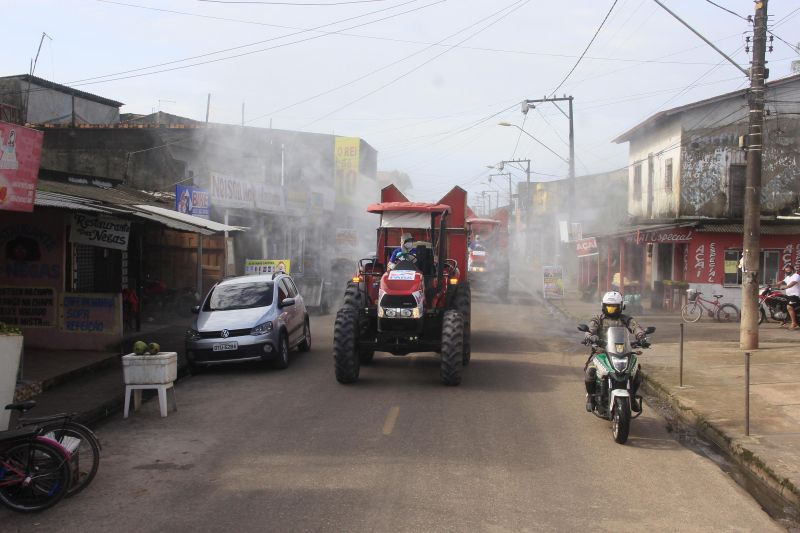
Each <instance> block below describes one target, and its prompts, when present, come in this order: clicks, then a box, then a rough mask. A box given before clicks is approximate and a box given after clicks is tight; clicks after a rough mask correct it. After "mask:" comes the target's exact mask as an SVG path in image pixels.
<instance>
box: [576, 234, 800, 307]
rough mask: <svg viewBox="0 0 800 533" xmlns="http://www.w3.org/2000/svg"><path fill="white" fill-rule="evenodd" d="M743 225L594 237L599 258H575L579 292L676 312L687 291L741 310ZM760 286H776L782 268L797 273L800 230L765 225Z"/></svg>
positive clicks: (799, 256) (799, 253) (591, 256)
mask: <svg viewBox="0 0 800 533" xmlns="http://www.w3.org/2000/svg"><path fill="white" fill-rule="evenodd" d="M742 231H743V228H742V225H741V224H733V223H730V224H728V223H703V222H693V223H684V224H677V225H671V226H658V227H654V226H651V227H640V228H631V229H630V230H628V231H626V232H625V233H619V234H615V235H610V236H602V237H597V242H598V249H599V254H598V255H589V256H586V257H581V258H579V261H580V262H581V272H582V276H581V284H582V287H588V286H590V285H591V282H592V280H593V279H594V277H597V279H599V280H600V283H599V287H600V289H601V290H620V291H621V292H622V293H623V294H627V295H629V296H631V295H634V294H638V295H639V296H640V297H641V299H642V301H643V302H650V303H649V305H650V307H652V308H665V309H668V310H671V309H673V310H674V309H679V308H680V305H681V303H683V302H684V301H685V291H686V289H688V288H692V289H696V290H698V291H700V292H702V293H704V294H706V295H709V296H710V295H712V294H721V295H723V300H724V301H726V302H730V303H734V304H736V305H740V303H741V282H742V272H741V270H740V269H739V260H740V259H741V257H742ZM759 264H760V268H759V273H758V276H759V278H758V281H759V283H760V284H762V285H763V284H765V283H775V282H776V280H778V281H779V280H781V279H782V278H783V275H782V268H783V266H784V265H786V264H793V265H795V266H796V267H800V224H797V223H796V222H793V223H787V222H781V221H764V222H762V224H761V251H760V260H759Z"/></svg>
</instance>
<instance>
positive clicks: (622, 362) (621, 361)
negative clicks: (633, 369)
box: [611, 355, 628, 372]
mask: <svg viewBox="0 0 800 533" xmlns="http://www.w3.org/2000/svg"><path fill="white" fill-rule="evenodd" d="M611 364H612V365H613V366H614V370H616V371H617V372H622V371H623V370H625V369H626V368H627V367H628V358H627V357H614V356H613V355H612V356H611Z"/></svg>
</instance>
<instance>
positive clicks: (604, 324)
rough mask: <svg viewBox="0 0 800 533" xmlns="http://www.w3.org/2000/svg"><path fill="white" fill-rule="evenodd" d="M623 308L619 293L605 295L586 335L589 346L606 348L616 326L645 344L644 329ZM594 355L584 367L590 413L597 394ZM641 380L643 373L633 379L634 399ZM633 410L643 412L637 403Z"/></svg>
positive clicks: (590, 356) (633, 402)
mask: <svg viewBox="0 0 800 533" xmlns="http://www.w3.org/2000/svg"><path fill="white" fill-rule="evenodd" d="M622 308H623V300H622V295H621V294H620V293H618V292H617V291H609V292H607V293H605V294H604V295H603V301H602V305H601V307H600V314H599V315H595V316H593V317H592V320H591V321H590V322H589V331H588V332H586V334H585V342H586V343H587V344H598V345H600V346H602V347H605V345H606V338H607V335H606V334H607V332H608V328H610V327H614V326H623V327H625V328H627V329H628V331H629V332H630V333H631V334H632V335H635V336H636V340H637V341H640V342H644V340H645V332H644V329H642V327H641V326H640V325H639V324H638V323H637V322H636V320H635V319H634V318H633V317H631V316H628V315H625V314H623V313H622ZM644 346H645V345H643V347H644ZM593 355H594V353H592V354H590V355H589V360H588V361H586V366H584V384H585V385H586V410H587V411H589V412H590V413H591V412H592V410H593V408H594V394H595V393H596V392H597V391H596V387H597V381H596V380H597V367H596V366H595V364H594V358H593ZM641 379H642V378H641V372H637V373H636V375H635V376H634V377H633V381H632V382H631V389H632V393H633V398H636V391H637V390H638V389H639V385H640V383H641ZM631 409H632V410H634V411H635V412H637V413H638V412H639V411H641V404H639V403H637V402H636V401H631Z"/></svg>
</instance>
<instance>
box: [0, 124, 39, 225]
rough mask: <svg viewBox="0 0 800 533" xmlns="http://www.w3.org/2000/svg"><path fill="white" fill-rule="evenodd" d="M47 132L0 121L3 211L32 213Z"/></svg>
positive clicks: (1, 205) (0, 170)
mask: <svg viewBox="0 0 800 533" xmlns="http://www.w3.org/2000/svg"><path fill="white" fill-rule="evenodd" d="M43 139H44V133H43V132H41V131H37V130H33V129H30V128H25V127H23V126H20V125H19V124H11V123H8V122H2V121H0V210H5V211H27V212H31V211H33V201H34V198H35V197H36V180H37V177H38V176H39V159H40V158H41V154H42V140H43Z"/></svg>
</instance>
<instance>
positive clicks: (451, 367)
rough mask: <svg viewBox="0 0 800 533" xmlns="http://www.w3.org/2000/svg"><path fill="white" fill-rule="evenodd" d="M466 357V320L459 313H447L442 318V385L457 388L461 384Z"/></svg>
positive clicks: (453, 311) (452, 311)
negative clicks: (462, 367) (463, 363)
mask: <svg viewBox="0 0 800 533" xmlns="http://www.w3.org/2000/svg"><path fill="white" fill-rule="evenodd" d="M463 357H464V318H463V316H462V315H461V313H459V312H458V311H455V310H452V309H451V310H450V311H445V313H444V316H443V317H442V364H441V370H440V374H439V376H440V378H441V381H442V383H444V384H445V385H449V386H451V387H452V386H456V385H458V384H460V383H461V366H462V362H463Z"/></svg>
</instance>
